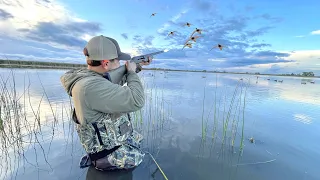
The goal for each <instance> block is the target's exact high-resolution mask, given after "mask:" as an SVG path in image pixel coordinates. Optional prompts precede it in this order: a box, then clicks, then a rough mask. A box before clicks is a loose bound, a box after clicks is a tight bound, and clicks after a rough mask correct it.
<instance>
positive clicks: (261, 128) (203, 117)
mask: <svg viewBox="0 0 320 180" xmlns="http://www.w3.org/2000/svg"><path fill="white" fill-rule="evenodd" d="M0 72H1V77H2V83H1V84H2V86H1V87H2V88H1V89H2V92H4V90H3V89H4V88H3V87H4V85H3V84H4V82H6V79H7V77H11V76H12V74H10V73H13V74H14V77H15V78H14V80H15V83H13V82H12V79H9V80H8V82H9V83H7V84H6V87H7V91H6V92H9V91H10V92H12V91H13V89H16V91H17V94H18V95H17V96H19V97H20V96H21V98H20V99H19V100H20V102H21V103H22V105H23V106H24V107H26V111H27V112H26V114H25V115H26V116H27V118H25V119H24V120H20V121H21V123H20V124H22V125H21V126H22V127H24V128H21V132H20V133H21V134H22V135H21V136H23V137H27V139H28V140H25V142H24V143H22V144H21V147H20V151H19V152H20V153H17V152H18V151H17V149H16V150H15V149H14V148H13V147H14V145H12V146H11V148H9V147H8V148H7V149H8V151H10V152H8V153H5V151H4V150H3V149H2V154H1V153H0V154H1V161H2V162H5V163H1V164H2V166H1V169H2V170H1V171H0V176H1V178H3V179H11V178H13V179H46V180H58V179H59V180H60V179H62V180H64V179H65V180H67V179H80V180H85V179H95V178H96V179H98V178H102V179H103V178H107V177H105V176H106V175H104V174H101V173H98V172H96V171H95V170H94V169H91V168H90V169H88V168H87V169H80V168H79V167H78V163H79V159H80V157H81V156H82V154H83V153H84V151H83V149H82V147H81V145H80V144H79V139H78V137H77V134H76V132H75V131H74V127H73V124H72V122H71V121H70V118H69V117H68V116H69V115H70V99H69V97H68V96H67V94H66V92H65V91H64V89H63V88H62V86H61V84H60V80H59V78H60V76H61V75H62V74H63V73H64V72H66V70H34V69H33V70H30V69H15V70H14V71H13V72H12V71H11V70H9V69H0ZM140 76H141V78H142V80H143V83H144V86H145V88H146V89H145V92H146V98H147V100H146V106H145V107H144V108H143V110H142V112H141V114H142V116H143V121H141V120H140V119H139V118H137V120H134V122H135V123H134V124H135V126H136V127H137V129H139V130H140V131H141V132H142V133H143V134H144V136H145V141H144V144H143V150H146V151H149V152H150V153H151V154H153V156H154V157H155V158H156V160H157V162H158V164H159V165H160V166H161V168H162V170H163V171H164V173H165V174H166V176H167V177H168V179H170V180H173V179H184V180H189V179H190V180H194V179H198V180H201V179H204V180H207V179H220V180H227V179H228V180H230V179H237V180H248V179H255V180H257V179H259V180H269V179H273V180H283V179H290V180H304V179H306V180H307V179H308V180H316V179H320V174H319V173H318V172H317V171H318V169H319V167H320V151H319V150H320V144H319V143H317V142H318V141H319V138H320V134H319V133H317V132H319V129H320V124H319V119H320V106H319V105H320V85H319V84H320V81H319V79H314V80H315V82H316V83H315V84H311V83H310V82H309V81H311V80H312V79H310V78H300V77H299V78H298V77H271V76H270V77H269V76H259V78H258V80H257V78H256V76H251V75H231V74H213V73H193V72H160V71H144V72H141V73H140ZM241 78H242V79H243V80H240V79H241ZM268 79H270V80H268ZM275 79H277V80H283V82H282V83H280V82H275V81H274V80H275ZM304 81H306V82H307V84H301V82H304ZM13 85H15V86H13ZM237 87H238V88H237ZM235 91H236V92H235ZM2 94H3V93H2ZM11 97H13V96H11ZM215 102H216V103H215ZM244 102H245V106H244ZM39 104H40V107H39ZM38 117H39V118H38ZM243 117H244V119H243ZM228 119H229V121H228V123H227V124H226V122H227V120H228ZM39 124H40V125H39ZM224 125H225V126H224ZM28 127H32V128H28ZM40 129H41V131H40ZM224 129H225V131H224ZM205 130H206V131H205ZM224 132H225V134H224ZM242 132H243V135H242ZM224 135H225V138H224ZM250 138H253V139H254V143H251V141H250ZM223 139H224V140H223ZM232 139H234V147H232V146H231V145H232ZM241 139H243V141H242V142H243V146H242V147H243V149H242V151H240V150H241V148H240V146H241ZM10 142H14V140H12V139H11V141H10ZM13 144H14V143H13ZM2 147H3V146H2ZM9 149H10V150H9ZM19 154H20V155H19ZM5 157H7V158H5ZM8 157H9V158H8ZM7 169H8V170H7ZM10 169H11V171H10ZM88 170H89V171H88ZM131 175H132V179H137V180H138V179H139V180H144V179H146V180H147V179H163V177H162V174H161V172H160V171H159V170H157V166H156V165H155V163H154V162H153V161H152V160H151V158H150V156H148V155H146V157H145V159H144V162H143V163H142V164H141V165H140V166H139V167H138V168H136V169H135V170H134V171H133V172H132V174H126V175H125V176H131ZM87 176H88V177H87Z"/></svg>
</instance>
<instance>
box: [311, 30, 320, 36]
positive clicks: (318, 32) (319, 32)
mask: <svg viewBox="0 0 320 180" xmlns="http://www.w3.org/2000/svg"><path fill="white" fill-rule="evenodd" d="M311 34H312V35H320V30H316V31H312V32H311Z"/></svg>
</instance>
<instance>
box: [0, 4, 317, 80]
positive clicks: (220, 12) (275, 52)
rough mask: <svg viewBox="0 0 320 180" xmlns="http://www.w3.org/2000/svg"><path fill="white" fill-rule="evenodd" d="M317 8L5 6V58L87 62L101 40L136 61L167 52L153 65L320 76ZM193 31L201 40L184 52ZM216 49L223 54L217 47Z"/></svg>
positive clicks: (1, 30) (0, 24)
mask: <svg viewBox="0 0 320 180" xmlns="http://www.w3.org/2000/svg"><path fill="white" fill-rule="evenodd" d="M318 7H320V1H318V0H304V1H301V0H299V1H298V0H290V1H289V0H282V1H275V0H269V1H254V0H242V1H236V0H228V1H225V0H224V1H223V0H184V1H182V0H174V1H172V0H117V1H109V0H90V1H79V0H64V1H62V0H0V47H1V48H0V58H1V59H5V58H8V59H22V60H41V61H60V62H76V63H84V62H85V58H84V56H83V55H82V49H83V47H84V46H85V44H86V42H87V41H88V39H90V37H92V36H94V35H100V34H103V35H106V36H110V37H113V38H115V39H117V40H118V42H119V44H120V46H121V49H122V51H124V52H128V53H130V54H131V55H132V56H134V55H140V54H143V53H149V52H153V51H157V50H163V49H169V52H167V53H165V54H161V55H158V56H156V57H155V60H154V63H153V65H151V67H160V68H174V69H206V70H226V71H234V72H268V73H292V72H293V73H297V72H299V73H300V72H302V71H313V72H315V73H316V74H317V75H320V23H319V19H320V13H319V11H318ZM152 13H157V14H156V15H155V16H152V17H151V16H150V15H151V14H152ZM187 22H189V23H191V26H190V27H188V26H184V24H185V23H187ZM195 28H199V29H202V30H203V31H202V33H201V34H197V33H195V34H194V35H195V36H201V37H199V38H198V39H197V42H192V43H193V44H192V48H188V47H185V48H184V49H182V48H183V45H184V43H185V42H186V40H187V39H188V38H189V37H190V35H191V33H192V32H193V31H194V30H195ZM170 31H176V32H175V34H174V35H173V36H168V33H169V32H170ZM218 43H219V44H222V45H224V46H225V48H224V49H223V50H219V49H218V48H214V49H212V47H214V46H216V45H217V44H218ZM211 49H212V50H211Z"/></svg>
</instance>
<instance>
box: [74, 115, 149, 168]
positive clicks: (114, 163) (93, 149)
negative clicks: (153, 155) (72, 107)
mask: <svg viewBox="0 0 320 180" xmlns="http://www.w3.org/2000/svg"><path fill="white" fill-rule="evenodd" d="M76 129H77V132H78V135H79V137H80V142H81V144H82V146H83V147H84V149H85V151H86V152H87V153H98V152H101V151H102V150H104V149H112V148H114V147H116V146H120V147H119V148H118V149H117V150H115V151H114V152H112V153H111V154H109V155H107V156H106V157H102V158H100V159H98V160H96V161H93V162H92V163H93V165H94V166H95V168H96V169H98V170H113V169H130V168H134V167H136V166H138V165H139V164H140V163H141V162H142V160H143V158H144V155H145V153H143V152H142V151H141V150H140V149H139V148H140V144H141V142H142V140H143V137H142V135H141V134H140V133H138V132H136V131H135V130H133V128H132V124H131V122H130V120H129V118H128V116H127V114H123V115H121V116H120V117H119V118H117V119H115V120H112V118H111V116H110V115H109V114H105V115H104V116H103V117H102V118H101V119H100V120H99V121H97V122H95V123H92V124H86V125H80V124H77V126H76ZM97 131H98V132H99V133H97Z"/></svg>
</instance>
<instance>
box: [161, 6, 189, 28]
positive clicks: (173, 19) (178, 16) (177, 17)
mask: <svg viewBox="0 0 320 180" xmlns="http://www.w3.org/2000/svg"><path fill="white" fill-rule="evenodd" d="M188 11H189V9H185V10H183V11H181V12H180V13H179V14H177V15H175V16H173V17H172V18H171V19H170V21H172V22H173V23H175V22H176V21H177V20H179V19H180V18H181V17H182V16H183V15H184V14H186V13H187V12H188ZM170 26H171V24H170V23H164V24H163V25H162V27H161V28H159V29H158V30H157V32H158V33H163V32H164V31H166V30H167V29H168V28H169V27H170Z"/></svg>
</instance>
